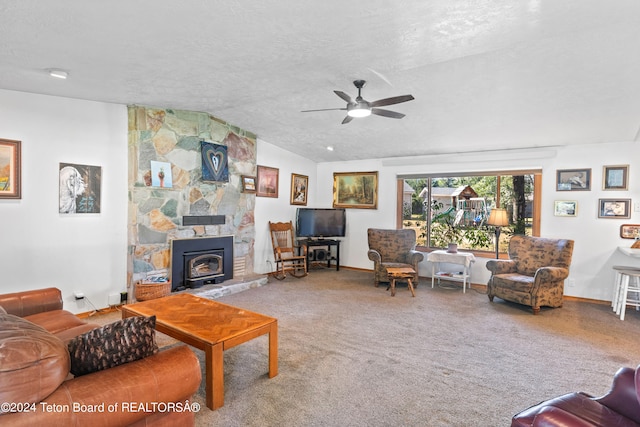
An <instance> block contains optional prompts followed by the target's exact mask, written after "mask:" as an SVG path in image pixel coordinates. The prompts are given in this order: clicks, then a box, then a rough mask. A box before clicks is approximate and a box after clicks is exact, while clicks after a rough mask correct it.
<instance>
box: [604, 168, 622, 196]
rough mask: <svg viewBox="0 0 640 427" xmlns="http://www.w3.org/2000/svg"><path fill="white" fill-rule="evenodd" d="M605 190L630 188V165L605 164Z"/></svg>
mask: <svg viewBox="0 0 640 427" xmlns="http://www.w3.org/2000/svg"><path fill="white" fill-rule="evenodd" d="M602 189H603V190H628V189H629V165H617V166H605V167H604V170H603V171H602Z"/></svg>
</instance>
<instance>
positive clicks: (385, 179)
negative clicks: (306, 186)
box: [317, 142, 640, 300]
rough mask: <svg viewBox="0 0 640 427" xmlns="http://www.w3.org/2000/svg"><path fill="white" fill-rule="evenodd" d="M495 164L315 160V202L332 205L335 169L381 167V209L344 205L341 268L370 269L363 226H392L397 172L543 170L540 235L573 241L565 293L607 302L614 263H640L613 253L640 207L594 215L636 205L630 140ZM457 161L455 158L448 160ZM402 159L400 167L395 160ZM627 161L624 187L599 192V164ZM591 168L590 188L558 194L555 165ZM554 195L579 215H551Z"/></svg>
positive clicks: (426, 270) (478, 273)
mask: <svg viewBox="0 0 640 427" xmlns="http://www.w3.org/2000/svg"><path fill="white" fill-rule="evenodd" d="M493 156H494V157H496V158H498V157H500V158H501V160H500V161H491V160H485V159H486V158H490V157H491V156H489V157H487V156H480V155H478V156H454V157H443V158H441V159H437V160H435V161H434V158H433V157H432V158H429V157H426V156H425V158H423V159H422V162H421V159H420V158H412V159H406V162H405V163H404V164H402V162H397V161H395V160H393V159H388V160H363V161H354V162H335V163H320V164H319V165H318V175H317V176H318V178H317V180H318V182H319V183H324V185H322V186H321V187H319V188H318V203H319V204H321V205H326V206H330V205H331V203H332V198H333V190H332V185H331V183H332V182H333V172H363V171H379V189H378V191H379V192H378V209H377V210H369V209H348V210H347V237H346V239H345V241H344V243H343V245H342V248H341V252H340V258H341V259H340V261H341V262H340V263H341V264H342V265H345V266H350V267H356V268H366V269H372V268H373V263H372V262H371V261H369V259H368V258H367V254H366V251H367V228H370V227H378V228H395V225H396V197H397V196H396V183H395V179H396V176H397V175H398V174H407V173H434V172H435V173H437V172H443V173H444V172H458V171H460V172H461V171H491V170H505V169H523V168H541V169H542V171H543V189H542V221H541V235H542V236H544V237H555V238H567V239H573V240H574V241H575V248H574V253H573V262H572V265H571V271H570V276H569V279H573V280H574V281H575V285H574V286H568V285H569V283H570V282H571V281H567V286H565V294H566V295H570V296H575V297H581V298H590V299H596V300H610V298H611V291H612V281H613V273H612V270H611V267H612V266H613V265H615V264H625V265H635V266H638V267H640V259H634V258H629V257H627V256H625V255H623V254H622V253H621V252H620V251H618V250H617V248H618V246H631V244H632V243H633V242H632V241H631V240H627V239H621V238H620V237H619V231H620V225H621V224H637V223H640V212H636V211H633V209H632V212H631V218H630V219H600V218H598V214H597V213H598V199H600V198H625V199H627V198H630V199H632V201H633V202H634V203H633V204H634V205H635V202H638V203H640V194H639V193H640V184H638V180H637V179H635V178H634V177H635V176H637V175H636V174H640V163H638V162H636V163H635V164H634V161H635V160H636V159H639V158H640V145H639V144H637V143H633V142H626V143H608V144H594V145H583V146H578V147H575V146H574V147H570V148H556V149H552V150H549V149H540V150H534V151H533V152H527V153H524V154H519V153H518V152H517V151H514V152H513V153H496V154H495V155H493ZM452 159H455V160H452ZM398 163H400V165H397V164H398ZM618 164H630V168H629V169H630V172H629V177H630V179H629V190H628V191H603V190H602V168H603V166H604V165H618ZM576 168H580V169H583V168H591V169H592V184H591V191H571V192H557V191H555V188H556V170H557V169H576ZM555 200H577V201H578V216H577V217H575V218H567V217H556V216H554V215H553V205H554V201H555ZM486 261H487V258H477V261H476V263H475V264H474V266H473V270H472V280H473V282H474V283H486V282H487V280H488V278H489V272H488V270H487V269H486V268H485V264H486ZM430 274H431V267H430V264H429V263H428V262H426V261H424V262H423V263H422V264H421V266H420V275H421V276H430Z"/></svg>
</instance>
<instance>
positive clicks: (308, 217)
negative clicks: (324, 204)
mask: <svg viewBox="0 0 640 427" xmlns="http://www.w3.org/2000/svg"><path fill="white" fill-rule="evenodd" d="M346 225H347V215H346V212H345V210H344V209H314V208H298V210H297V211H296V236H297V237H307V238H317V239H322V238H325V237H344V235H345V231H346Z"/></svg>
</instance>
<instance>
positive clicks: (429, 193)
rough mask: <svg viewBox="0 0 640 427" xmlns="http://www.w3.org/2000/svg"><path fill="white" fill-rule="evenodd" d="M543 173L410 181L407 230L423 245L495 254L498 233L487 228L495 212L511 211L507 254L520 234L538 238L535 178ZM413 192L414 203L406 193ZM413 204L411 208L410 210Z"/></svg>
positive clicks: (504, 242)
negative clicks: (495, 236) (511, 244)
mask: <svg viewBox="0 0 640 427" xmlns="http://www.w3.org/2000/svg"><path fill="white" fill-rule="evenodd" d="M536 175H538V176H540V174H539V173H537V174H536V173H532V172H528V173H522V172H521V173H518V172H513V173H500V174H493V175H484V174H483V175H480V174H477V175H476V174H464V175H459V176H446V175H443V176H425V177H424V178H422V177H418V178H413V177H412V178H411V179H404V180H402V181H403V187H404V188H405V197H404V201H403V211H402V212H403V218H402V228H413V229H415V230H416V235H417V243H418V246H422V247H425V248H430V249H442V248H445V247H447V245H448V244H449V243H456V244H457V245H458V248H459V249H467V250H476V251H493V248H494V242H493V238H494V229H493V227H491V226H488V225H487V224H486V222H487V219H488V218H489V214H490V212H491V209H493V208H495V207H500V208H504V209H506V210H507V212H508V214H509V218H510V221H509V222H510V224H509V226H508V227H503V228H502V233H501V239H500V245H499V248H500V251H501V252H506V250H507V246H508V241H509V238H510V237H511V236H512V235H514V234H527V235H538V234H539V232H538V230H537V224H539V220H538V221H536V219H535V218H534V212H539V206H538V207H537V208H536V203H537V204H539V200H535V199H534V194H536V185H540V184H539V181H540V180H536V179H535V176H536ZM409 190H412V192H411V202H410V203H408V202H407V196H406V193H408V192H410V191H409ZM409 206H410V209H409Z"/></svg>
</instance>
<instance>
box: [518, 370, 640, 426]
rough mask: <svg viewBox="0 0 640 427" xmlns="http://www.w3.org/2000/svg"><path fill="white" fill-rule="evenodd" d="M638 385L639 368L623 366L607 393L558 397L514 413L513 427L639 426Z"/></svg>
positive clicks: (639, 380)
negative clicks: (597, 395) (600, 395)
mask: <svg viewBox="0 0 640 427" xmlns="http://www.w3.org/2000/svg"><path fill="white" fill-rule="evenodd" d="M639 368H640V367H639ZM639 387H640V369H638V368H636V369H633V368H620V369H619V370H618V372H616V374H615V376H614V377H613V384H612V385H611V389H610V390H609V392H608V393H607V394H605V395H604V396H602V397H592V396H589V395H588V394H586V393H582V392H576V393H569V394H565V395H563V396H559V397H555V398H553V399H551V400H546V401H544V402H541V403H539V404H537V405H535V406H532V407H531V408H529V409H525V410H524V411H522V412H520V413H519V414H516V415H514V416H513V419H512V420H511V427H525V426H526V427H529V426H536V427H551V426H563V427H569V426H571V427H580V426H585V427H586V426H590V427H593V426H602V427H605V426H616V427H626V426H640V402H639V401H638V399H639V398H640V394H639Z"/></svg>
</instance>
